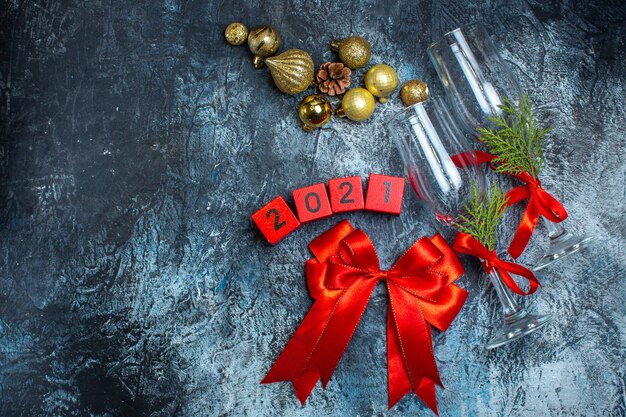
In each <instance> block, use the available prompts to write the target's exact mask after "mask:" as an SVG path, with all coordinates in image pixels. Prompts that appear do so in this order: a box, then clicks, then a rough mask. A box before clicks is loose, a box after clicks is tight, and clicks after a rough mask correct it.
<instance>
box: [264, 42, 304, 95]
mask: <svg viewBox="0 0 626 417" xmlns="http://www.w3.org/2000/svg"><path fill="white" fill-rule="evenodd" d="M265 64H266V65H267V67H268V68H269V69H270V73H271V74H272V78H273V79H274V83H275V84H276V87H278V89H279V90H280V91H282V92H283V93H286V94H298V93H301V92H303V91H304V90H306V89H307V88H309V86H310V85H311V84H312V83H313V59H312V58H311V55H309V54H308V53H306V52H304V51H303V50H301V49H289V50H287V51H285V52H283V53H282V54H280V55H276V56H273V57H270V58H266V59H265Z"/></svg>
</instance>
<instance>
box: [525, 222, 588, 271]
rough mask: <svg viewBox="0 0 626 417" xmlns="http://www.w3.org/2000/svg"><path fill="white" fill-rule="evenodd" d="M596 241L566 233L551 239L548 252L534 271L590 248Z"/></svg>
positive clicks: (535, 266) (534, 267)
mask: <svg viewBox="0 0 626 417" xmlns="http://www.w3.org/2000/svg"><path fill="white" fill-rule="evenodd" d="M594 240H595V239H594V238H592V237H585V236H577V235H574V234H571V233H569V232H565V231H564V232H563V233H561V234H560V235H558V236H555V237H551V238H550V247H549V248H548V251H547V252H546V254H545V255H543V258H541V259H540V260H539V261H538V262H537V263H536V264H535V265H534V266H533V268H532V270H533V271H539V270H541V269H543V268H545V267H546V266H548V265H550V264H551V263H553V262H555V261H557V260H559V259H561V258H564V257H566V256H567V255H571V254H573V253H576V252H578V251H579V250H581V249H582V248H585V247H587V246H589V245H590V244H591V243H592V242H593V241H594Z"/></svg>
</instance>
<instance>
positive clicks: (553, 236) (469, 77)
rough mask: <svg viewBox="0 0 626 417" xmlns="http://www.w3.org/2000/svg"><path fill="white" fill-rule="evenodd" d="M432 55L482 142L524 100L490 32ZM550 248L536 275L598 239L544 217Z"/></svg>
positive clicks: (444, 45)
mask: <svg viewBox="0 0 626 417" xmlns="http://www.w3.org/2000/svg"><path fill="white" fill-rule="evenodd" d="M427 52H428V55H429V56H430V59H431V61H432V63H433V65H434V66H435V69H436V70H437V74H438V76H439V79H440V80H441V82H442V84H443V86H444V89H445V91H446V97H447V99H448V102H449V104H450V106H451V107H452V110H453V114H454V116H455V117H456V119H457V120H458V121H459V122H460V125H461V127H462V128H463V129H465V130H467V131H468V132H471V133H472V134H473V135H475V136H476V137H477V138H478V139H479V140H480V133H479V128H481V127H483V128H484V127H487V128H489V127H493V117H495V116H500V115H502V109H501V106H502V104H503V102H505V99H508V100H509V101H510V102H512V103H517V102H519V100H520V98H522V97H524V96H525V93H524V91H523V90H522V88H521V87H520V83H519V81H518V79H517V77H516V76H515V75H514V74H513V72H512V70H511V68H510V67H509V64H508V63H507V62H506V61H504V60H503V59H502V57H501V56H500V54H499V52H498V49H497V48H496V46H495V44H494V42H493V41H492V40H491V38H490V37H489V35H488V34H487V31H486V29H485V27H484V26H483V25H482V24H481V23H479V22H475V23H470V24H466V25H463V26H460V27H459V28H456V29H454V30H452V31H450V32H448V33H447V34H445V35H444V36H443V37H442V38H440V39H439V40H437V41H436V42H434V43H433V44H432V45H430V46H429V47H428V50H427ZM542 219H543V221H544V224H545V227H546V229H547V232H548V238H549V240H550V245H549V247H548V250H547V251H546V252H545V254H544V255H543V256H542V257H541V259H539V260H538V261H537V262H536V263H535V265H534V267H533V270H534V271H538V270H540V269H543V268H545V267H546V266H548V265H550V264H551V263H553V262H555V261H557V260H558V259H561V258H563V257H565V256H568V255H571V254H574V253H576V252H578V251H579V250H580V249H582V248H584V247H586V246H589V245H590V244H591V243H592V242H593V241H594V239H593V238H591V237H587V236H578V235H575V234H573V233H570V232H568V231H566V230H565V228H564V227H563V226H562V225H561V223H560V222H558V223H555V222H553V221H550V220H548V219H546V218H545V217H544V216H542Z"/></svg>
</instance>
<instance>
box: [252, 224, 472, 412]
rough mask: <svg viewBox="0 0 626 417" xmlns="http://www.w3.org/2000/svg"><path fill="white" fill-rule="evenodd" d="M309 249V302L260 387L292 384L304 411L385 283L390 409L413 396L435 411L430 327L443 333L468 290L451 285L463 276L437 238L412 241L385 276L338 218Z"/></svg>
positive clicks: (365, 243)
mask: <svg viewBox="0 0 626 417" xmlns="http://www.w3.org/2000/svg"><path fill="white" fill-rule="evenodd" d="M309 248H310V249H311V251H312V252H313V254H314V258H312V259H309V260H308V261H307V263H306V274H307V283H308V287H309V291H310V293H311V296H312V297H313V298H314V299H315V300H316V301H315V303H314V304H313V306H312V307H311V309H310V310H309V312H308V314H307V315H306V317H305V318H304V320H303V321H302V323H301V324H300V327H299V328H298V330H296V333H295V334H294V335H293V337H292V338H291V340H290V341H289V343H287V346H285V349H284V350H283V351H282V353H281V354H280V356H279V357H278V359H277V360H276V362H275V363H274V365H273V366H272V368H271V369H270V371H269V372H268V373H267V375H266V376H265V378H264V379H263V381H262V383H271V382H278V381H291V382H292V383H293V386H294V388H295V390H296V395H297V397H298V399H299V400H300V402H301V403H302V404H303V405H304V403H305V401H306V399H307V398H308V396H309V394H310V393H311V391H312V390H313V387H314V386H315V384H316V383H317V381H318V380H319V379H320V378H321V380H322V386H323V387H324V388H326V384H328V381H329V380H330V378H331V376H332V374H333V372H334V370H335V368H336V366H337V364H338V363H339V360H340V359H341V356H342V355H343V352H344V351H345V349H346V348H347V346H348V343H349V342H350V339H351V338H352V335H353V334H354V331H355V330H356V327H357V325H358V323H359V321H360V319H361V316H362V315H363V313H364V311H365V307H366V306H367V303H368V301H369V298H370V295H371V294H372V291H373V290H374V287H375V286H376V284H377V283H378V282H379V281H383V282H385V283H386V285H387V289H388V291H389V300H390V304H389V309H388V314H387V370H388V383H389V408H391V407H393V406H394V405H395V404H396V403H397V402H398V401H399V400H400V399H401V398H402V397H403V396H404V395H405V394H407V393H408V392H409V391H413V392H414V393H415V394H416V395H418V396H419V397H420V398H421V399H422V400H423V401H424V403H426V404H427V405H428V406H429V407H430V408H431V409H432V410H433V411H434V412H435V413H437V398H436V394H435V384H438V385H440V386H442V383H441V379H440V378H439V372H438V370H437V364H436V363H435V357H434V354H433V348H432V334H431V328H430V325H433V326H435V327H437V328H438V329H440V330H442V331H445V330H446V329H447V328H448V327H449V326H450V324H451V323H452V321H453V320H454V318H455V317H456V315H457V314H458V312H459V311H460V309H461V307H462V306H463V304H464V302H465V298H466V297H467V292H466V291H465V290H463V289H462V288H460V287H458V286H456V285H454V284H452V282H453V281H455V280H456V279H457V278H458V277H460V276H461V275H462V274H463V272H464V271H463V267H462V266H461V264H460V262H459V260H458V257H457V256H456V254H455V253H454V252H453V251H452V249H451V248H450V246H448V244H447V243H446V242H445V240H444V239H443V237H441V235H435V236H434V237H432V238H430V239H428V238H426V237H423V238H421V239H419V240H418V241H417V242H415V244H413V246H411V248H409V250H407V251H406V252H405V253H404V255H402V257H401V258H400V259H399V260H398V261H397V262H396V263H395V265H394V266H393V267H392V268H391V269H390V270H389V271H383V270H381V269H380V266H379V263H378V256H377V254H376V249H375V248H374V245H373V244H372V242H371V241H370V239H369V237H368V236H367V235H366V234H365V233H364V232H363V231H361V230H355V229H354V228H353V227H352V225H351V224H350V223H349V222H348V221H346V220H344V221H342V222H340V223H339V224H337V225H336V226H334V227H333V228H331V229H329V230H328V231H326V232H325V233H323V234H322V235H320V236H319V237H317V238H316V239H314V240H313V241H312V242H311V244H310V245H309Z"/></svg>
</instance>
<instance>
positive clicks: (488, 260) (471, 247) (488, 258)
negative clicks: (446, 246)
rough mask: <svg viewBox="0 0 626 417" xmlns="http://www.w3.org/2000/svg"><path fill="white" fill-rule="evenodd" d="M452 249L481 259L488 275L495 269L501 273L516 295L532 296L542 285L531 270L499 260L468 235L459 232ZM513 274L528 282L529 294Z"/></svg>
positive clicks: (505, 282) (503, 280) (494, 254)
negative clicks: (518, 283)
mask: <svg viewBox="0 0 626 417" xmlns="http://www.w3.org/2000/svg"><path fill="white" fill-rule="evenodd" d="M452 248H453V249H454V250H455V251H457V252H459V253H465V254H467V255H472V256H476V257H477V258H480V259H481V260H482V261H483V262H482V264H483V268H484V269H485V271H486V272H487V273H489V272H491V271H492V270H494V269H495V270H496V271H498V272H499V273H500V277H501V278H502V282H504V284H505V285H506V286H507V287H509V288H510V289H511V291H513V292H514V293H515V294H519V295H530V294H532V293H534V292H535V291H537V288H538V287H539V286H541V283H540V282H539V280H538V279H537V277H536V276H535V274H533V273H532V271H531V270H529V269H528V268H525V267H523V266H522V265H520V264H516V263H514V262H507V261H504V260H502V259H500V258H498V255H497V254H496V251H495V250H493V251H490V250H489V249H487V248H486V247H485V246H484V245H483V244H482V243H480V242H479V241H478V239H476V238H474V237H473V236H470V235H468V234H466V233H463V232H459V233H457V234H456V236H455V237H454V243H453V245H452ZM511 274H514V275H518V276H521V277H524V278H526V279H527V280H528V283H529V284H530V287H529V289H528V291H527V292H526V291H524V290H522V289H521V288H520V287H519V285H517V283H516V282H515V280H514V279H513V278H512V277H511Z"/></svg>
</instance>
